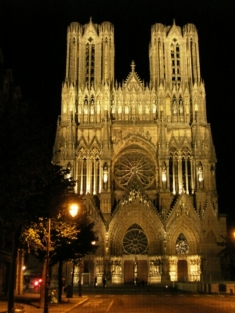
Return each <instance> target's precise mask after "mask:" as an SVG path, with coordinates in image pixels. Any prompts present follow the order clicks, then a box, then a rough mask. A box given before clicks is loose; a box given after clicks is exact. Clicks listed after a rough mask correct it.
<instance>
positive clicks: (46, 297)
mask: <svg viewBox="0 0 235 313" xmlns="http://www.w3.org/2000/svg"><path fill="white" fill-rule="evenodd" d="M50 238H51V219H50V218H49V219H48V232H47V241H46V244H47V250H46V251H47V254H46V275H45V278H46V279H45V283H46V285H45V299H44V310H43V313H48V294H49V288H50V276H49V260H50V257H49V252H50V244H51V240H50Z"/></svg>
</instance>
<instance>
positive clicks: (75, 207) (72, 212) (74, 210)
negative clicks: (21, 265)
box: [43, 203, 78, 313]
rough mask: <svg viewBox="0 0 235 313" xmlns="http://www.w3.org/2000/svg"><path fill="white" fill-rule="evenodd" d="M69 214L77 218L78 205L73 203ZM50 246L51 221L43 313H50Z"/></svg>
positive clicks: (48, 233) (49, 236) (47, 241)
mask: <svg viewBox="0 0 235 313" xmlns="http://www.w3.org/2000/svg"><path fill="white" fill-rule="evenodd" d="M69 213H70V215H71V216H72V217H75V216H76V215H77V213H78V205H77V204H76V203H72V204H71V205H70V206H69ZM50 245H51V219H50V218H49V219H48V231H47V240H46V274H45V298H44V299H45V300H44V310H43V313H49V311H48V295H49V289H50V275H49V263H50Z"/></svg>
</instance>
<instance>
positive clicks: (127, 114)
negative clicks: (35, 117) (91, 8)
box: [53, 20, 226, 283]
mask: <svg viewBox="0 0 235 313" xmlns="http://www.w3.org/2000/svg"><path fill="white" fill-rule="evenodd" d="M114 55H115V49H114V27H113V25H112V24H111V23H109V22H104V23H102V24H101V25H97V24H94V23H93V22H92V20H90V21H89V23H88V24H86V25H80V24H78V23H71V24H70V25H69V27H68V31H67V57H66V76H65V81H64V83H63V85H62V95H61V98H62V101H61V116H59V119H58V124H57V133H56V139H55V145H54V151H53V162H54V163H55V164H60V165H61V166H63V167H65V168H66V167H67V168H70V169H71V175H72V176H73V178H74V179H75V180H76V181H77V185H76V193H77V194H78V195H81V196H82V198H83V201H84V203H85V205H84V209H85V210H86V213H87V214H88V215H89V216H90V218H91V220H94V221H95V225H96V230H97V232H98V236H99V242H98V246H99V249H98V250H97V254H96V255H95V256H93V257H89V259H88V258H87V259H86V260H85V263H84V264H85V265H84V266H85V268H84V272H86V275H87V274H89V281H91V280H93V279H94V277H95V276H96V277H97V279H98V282H101V280H102V277H103V276H106V277H107V279H108V280H110V281H112V282H113V283H134V282H138V281H145V282H147V283H162V282H166V281H167V282H169V281H202V280H203V281H205V280H208V279H209V278H210V279H211V280H217V279H220V278H221V270H220V260H219V258H218V255H217V254H218V251H219V246H218V244H217V242H218V241H220V239H221V235H222V236H225V235H226V217H225V216H223V215H219V213H218V196H217V191H216V177H215V169H216V167H215V165H216V156H215V149H214V145H213V140H212V135H211V127H210V124H208V122H207V116H206V94H205V85H204V82H203V80H202V78H201V76H200V58H199V48H198V33H197V30H196V27H195V26H194V25H193V24H187V25H185V26H184V27H183V28H181V27H179V26H177V25H176V24H175V22H174V23H173V25H172V26H167V27H166V26H164V25H162V24H155V25H153V26H152V28H151V42H150V46H149V62H150V82H149V83H148V84H146V83H143V81H142V80H141V79H140V77H139V76H138V74H137V72H136V69H135V63H134V61H133V62H132V63H131V70H130V73H129V75H128V76H127V78H126V79H125V81H123V82H122V83H118V82H116V81H115V75H114ZM118 66H121V65H120V64H118ZM84 275H85V274H84ZM84 277H85V276H84ZM86 277H87V276H86Z"/></svg>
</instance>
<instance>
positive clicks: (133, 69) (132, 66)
mask: <svg viewBox="0 0 235 313" xmlns="http://www.w3.org/2000/svg"><path fill="white" fill-rule="evenodd" d="M131 71H132V73H133V72H134V71H135V62H134V61H132V62H131Z"/></svg>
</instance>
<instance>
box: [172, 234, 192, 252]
mask: <svg viewBox="0 0 235 313" xmlns="http://www.w3.org/2000/svg"><path fill="white" fill-rule="evenodd" d="M175 252H176V254H188V253H189V246H188V241H187V239H186V237H185V236H184V234H183V233H181V234H179V236H178V238H177V240H176V244H175Z"/></svg>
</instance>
